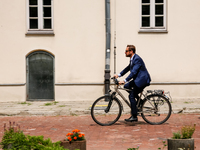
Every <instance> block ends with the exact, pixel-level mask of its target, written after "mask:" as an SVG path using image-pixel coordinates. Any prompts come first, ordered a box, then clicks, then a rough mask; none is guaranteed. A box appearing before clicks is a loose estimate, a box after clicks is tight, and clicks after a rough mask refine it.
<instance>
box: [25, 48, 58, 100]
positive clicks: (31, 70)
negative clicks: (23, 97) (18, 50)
mask: <svg viewBox="0 0 200 150" xmlns="http://www.w3.org/2000/svg"><path fill="white" fill-rule="evenodd" d="M26 64H27V73H26V75H27V85H26V86H27V100H29V101H45V100H48V101H53V100H54V56H53V55H51V54H50V53H48V52H44V51H36V52H33V53H31V54H29V55H28V56H27V59H26Z"/></svg>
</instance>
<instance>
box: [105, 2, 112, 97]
mask: <svg viewBox="0 0 200 150" xmlns="http://www.w3.org/2000/svg"><path fill="white" fill-rule="evenodd" d="M105 15H106V16H105V17H106V62H105V64H106V65H105V76H104V77H105V80H104V84H105V94H108V90H109V89H110V41H111V37H110V0H105Z"/></svg>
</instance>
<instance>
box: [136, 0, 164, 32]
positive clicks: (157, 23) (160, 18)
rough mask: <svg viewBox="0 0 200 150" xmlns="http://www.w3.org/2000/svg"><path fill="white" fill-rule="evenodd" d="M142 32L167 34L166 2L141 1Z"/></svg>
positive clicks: (154, 0)
mask: <svg viewBox="0 0 200 150" xmlns="http://www.w3.org/2000/svg"><path fill="white" fill-rule="evenodd" d="M140 32H167V31H166V0H141V21H140Z"/></svg>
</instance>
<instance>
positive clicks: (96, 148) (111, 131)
mask: <svg viewBox="0 0 200 150" xmlns="http://www.w3.org/2000/svg"><path fill="white" fill-rule="evenodd" d="M128 117H129V116H128V115H126V114H125V115H122V116H121V118H120V120H119V121H118V122H117V123H115V124H114V125H112V126H99V125H97V124H96V123H95V122H94V121H93V120H92V118H91V116H90V115H84V116H80V115H79V116H5V117H3V116H1V117H0V139H1V138H2V136H3V126H4V123H7V124H8V122H9V121H12V122H13V121H15V122H16V123H17V124H19V125H20V126H21V129H22V130H23V131H24V133H25V134H29V135H43V136H44V137H45V138H48V137H49V138H51V139H52V141H53V142H56V141H59V140H62V139H64V138H65V135H66V134H67V133H68V132H71V131H72V130H73V129H76V128H77V129H80V130H81V131H82V133H85V136H86V140H87V150H113V149H114V150H127V148H133V147H137V145H140V148H139V150H157V149H158V148H159V147H162V145H163V144H162V141H163V140H166V139H167V138H169V137H172V133H173V132H177V131H178V130H180V128H181V126H183V125H193V124H194V123H196V131H195V133H194V135H193V138H194V139H195V146H196V150H200V114H198V113H196V114H172V116H171V117H170V119H169V120H168V121H167V122H166V123H164V124H162V125H149V124H147V123H145V122H144V121H143V119H142V118H141V117H139V121H138V122H137V123H126V122H124V119H125V118H128ZM165 149H167V148H165Z"/></svg>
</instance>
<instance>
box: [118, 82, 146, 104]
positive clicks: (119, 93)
mask: <svg viewBox="0 0 200 150" xmlns="http://www.w3.org/2000/svg"><path fill="white" fill-rule="evenodd" d="M114 89H115V92H116V93H117V94H118V95H119V96H120V97H121V98H122V99H123V100H124V102H125V103H126V104H127V105H128V106H129V107H130V108H131V105H130V103H129V102H128V100H127V99H126V98H125V97H124V95H123V94H122V93H121V92H120V90H125V91H131V90H129V89H125V88H119V85H115V87H114ZM119 89H120V90H119ZM115 95H116V94H115ZM142 95H143V96H144V94H143V91H142V92H141V93H140V96H139V99H138V102H137V108H138V107H139V104H140V100H141V97H142ZM115 97H116V96H115ZM119 101H120V100H119Z"/></svg>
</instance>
